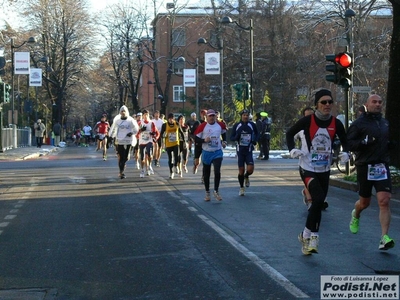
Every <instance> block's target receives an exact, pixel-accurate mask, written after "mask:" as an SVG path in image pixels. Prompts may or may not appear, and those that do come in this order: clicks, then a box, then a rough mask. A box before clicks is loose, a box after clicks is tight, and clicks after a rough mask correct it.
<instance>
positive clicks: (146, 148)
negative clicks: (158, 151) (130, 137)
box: [139, 143, 153, 160]
mask: <svg viewBox="0 0 400 300" xmlns="http://www.w3.org/2000/svg"><path fill="white" fill-rule="evenodd" d="M139 151H140V158H141V159H142V160H144V159H145V156H144V152H145V151H146V155H147V156H150V157H151V156H153V143H147V144H145V145H139Z"/></svg>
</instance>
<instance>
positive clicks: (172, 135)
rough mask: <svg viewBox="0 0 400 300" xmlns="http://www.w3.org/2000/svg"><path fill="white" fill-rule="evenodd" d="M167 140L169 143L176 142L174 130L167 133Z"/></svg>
mask: <svg viewBox="0 0 400 300" xmlns="http://www.w3.org/2000/svg"><path fill="white" fill-rule="evenodd" d="M168 141H170V142H171V143H174V142H176V132H171V133H169V134H168Z"/></svg>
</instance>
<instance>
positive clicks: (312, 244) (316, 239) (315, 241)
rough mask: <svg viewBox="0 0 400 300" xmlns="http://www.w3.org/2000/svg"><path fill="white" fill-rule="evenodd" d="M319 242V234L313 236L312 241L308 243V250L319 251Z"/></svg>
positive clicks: (311, 251)
mask: <svg viewBox="0 0 400 300" xmlns="http://www.w3.org/2000/svg"><path fill="white" fill-rule="evenodd" d="M318 244H319V237H318V236H317V235H313V236H311V238H310V242H309V244H308V252H310V253H318Z"/></svg>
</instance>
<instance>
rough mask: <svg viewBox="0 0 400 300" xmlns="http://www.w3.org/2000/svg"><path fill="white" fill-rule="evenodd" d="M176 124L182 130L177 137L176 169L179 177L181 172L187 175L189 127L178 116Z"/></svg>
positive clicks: (182, 118) (181, 116)
mask: <svg viewBox="0 0 400 300" xmlns="http://www.w3.org/2000/svg"><path fill="white" fill-rule="evenodd" d="M178 124H179V126H180V128H181V130H182V134H180V135H179V137H180V138H179V157H178V167H179V170H180V173H179V174H180V175H181V177H182V176H183V174H182V173H183V172H185V173H187V172H188V169H187V167H186V164H187V161H188V158H189V151H188V146H189V126H188V125H186V122H185V117H184V116H183V115H180V116H179V117H178Z"/></svg>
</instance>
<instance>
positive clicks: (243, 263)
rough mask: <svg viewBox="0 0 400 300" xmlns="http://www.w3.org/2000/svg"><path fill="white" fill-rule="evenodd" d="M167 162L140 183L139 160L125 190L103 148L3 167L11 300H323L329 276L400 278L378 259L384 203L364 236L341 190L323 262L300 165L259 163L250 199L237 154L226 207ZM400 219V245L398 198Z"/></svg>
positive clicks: (365, 224)
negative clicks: (307, 233)
mask: <svg viewBox="0 0 400 300" xmlns="http://www.w3.org/2000/svg"><path fill="white" fill-rule="evenodd" d="M161 163H162V166H161V168H155V171H156V172H155V173H156V174H155V175H153V176H149V177H146V178H143V179H141V178H139V171H138V170H136V169H135V168H134V166H133V162H132V161H131V162H129V165H128V169H127V172H126V175H127V178H126V179H124V180H120V179H118V178H117V174H118V169H117V162H116V157H115V156H114V155H112V154H111V153H110V155H109V159H108V160H107V161H105V162H104V161H102V159H101V154H100V153H99V152H95V151H94V148H93V147H89V148H80V147H69V148H65V149H63V150H62V151H58V152H54V153H50V154H48V155H46V156H43V157H39V158H38V159H35V160H28V161H2V162H1V163H0V176H1V178H2V180H1V185H0V192H1V195H0V266H1V267H0V289H2V290H0V299H319V298H320V276H321V275H333V274H336V275H338V274H342V275H343V274H348V275H354V274H358V275H372V274H376V273H382V272H386V273H387V274H399V273H400V272H399V271H400V267H399V257H398V250H397V248H396V247H395V248H394V249H392V250H390V251H387V252H380V251H378V242H379V236H380V226H379V222H378V210H377V205H376V203H375V202H373V204H372V205H371V207H370V208H369V209H368V210H367V211H365V212H364V213H363V215H362V219H361V223H360V232H359V233H358V234H357V235H353V234H351V233H350V232H349V230H348V222H349V217H350V212H351V209H352V207H353V203H354V201H355V200H356V199H357V194H356V193H355V192H353V191H349V190H345V189H340V188H335V187H331V188H330V192H329V195H328V201H329V203H330V207H329V208H328V209H327V210H326V211H324V212H323V219H322V225H321V230H320V250H319V254H315V255H312V256H303V255H302V253H301V250H300V244H299V242H298V241H297V235H298V233H299V232H300V231H301V230H302V229H303V227H304V223H305V218H306V208H305V206H304V204H303V203H302V199H301V196H300V190H301V182H300V179H299V175H298V171H297V164H296V161H295V160H291V159H278V158H273V157H272V158H271V159H270V160H269V161H256V171H255V174H254V175H253V176H252V177H251V186H250V188H248V189H247V190H246V196H244V197H241V196H239V195H238V191H239V187H238V183H237V167H236V159H235V158H234V157H233V156H232V157H229V156H226V157H225V158H224V161H223V168H222V181H221V188H220V192H221V195H222V196H223V201H221V202H217V201H215V200H212V201H211V202H205V201H204V200H203V198H204V187H203V185H202V184H201V183H200V174H201V171H200V172H199V173H198V174H196V175H194V174H191V173H190V172H189V173H187V174H184V176H183V178H175V179H174V180H170V179H169V178H168V175H169V171H168V169H167V167H166V157H165V156H164V157H163V159H162V161H161ZM392 213H393V216H392V230H391V236H392V237H393V238H394V239H395V240H398V231H397V230H396V229H397V228H398V226H399V218H400V206H399V202H398V201H397V200H394V201H392ZM7 297H8V298H7ZM33 297H36V298H33Z"/></svg>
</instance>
